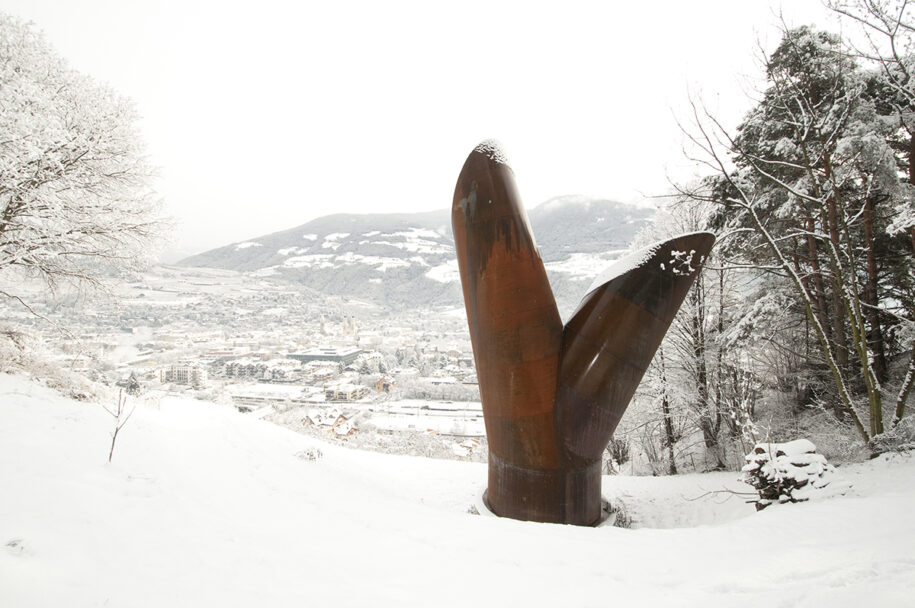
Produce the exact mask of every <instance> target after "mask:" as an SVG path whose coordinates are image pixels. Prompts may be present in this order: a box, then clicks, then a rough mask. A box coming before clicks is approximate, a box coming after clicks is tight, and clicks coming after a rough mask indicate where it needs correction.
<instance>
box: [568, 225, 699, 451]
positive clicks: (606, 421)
mask: <svg viewBox="0 0 915 608" xmlns="http://www.w3.org/2000/svg"><path fill="white" fill-rule="evenodd" d="M714 242H715V236H714V235H713V234H711V233H708V232H696V233H692V234H686V235H682V236H678V237H676V238H673V239H670V240H668V241H665V242H662V243H658V244H656V245H653V246H651V247H648V248H645V249H642V250H640V251H638V252H636V253H635V254H633V255H631V256H629V257H627V258H625V259H624V260H621V261H620V262H618V263H617V264H615V265H614V266H612V267H611V268H610V269H608V272H607V273H605V274H604V275H603V276H601V277H598V279H597V280H596V281H595V283H594V284H592V289H591V290H590V291H589V292H588V294H587V295H586V296H585V297H584V299H583V300H582V303H581V304H580V305H579V307H578V310H577V311H576V312H575V314H574V315H573V316H572V318H571V319H570V320H569V322H568V323H566V325H565V328H564V330H563V336H562V350H561V355H560V367H559V388H558V390H557V394H556V415H557V425H558V427H559V433H560V436H561V441H562V444H563V447H564V448H565V450H566V452H567V453H568V454H569V455H570V457H572V458H573V459H575V460H582V461H592V460H594V459H597V458H600V455H601V452H602V451H603V450H604V448H605V447H606V445H607V442H608V441H609V440H610V436H611V435H612V434H613V431H614V430H615V429H616V426H617V424H619V421H620V418H622V415H623V412H624V411H625V410H626V407H627V406H628V405H629V400H630V399H631V398H632V395H633V393H635V389H636V387H638V385H639V382H640V381H641V380H642V376H643V375H644V374H645V370H646V369H648V365H649V364H650V363H651V359H652V358H653V357H654V354H655V351H656V350H657V349H658V346H660V344H661V341H662V340H663V339H664V335H665V334H666V333H667V329H668V327H670V324H671V322H672V321H673V319H674V316H676V314H677V310H679V308H680V304H682V302H683V298H685V297H686V294H687V292H688V291H689V288H690V286H692V284H693V281H694V280H695V278H696V276H697V275H698V273H699V269H700V268H701V265H702V263H703V262H704V260H705V258H706V256H707V255H708V254H709V252H710V251H711V249H712V245H713V244H714Z"/></svg>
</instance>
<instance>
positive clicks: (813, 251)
mask: <svg viewBox="0 0 915 608" xmlns="http://www.w3.org/2000/svg"><path fill="white" fill-rule="evenodd" d="M815 231H816V223H815V222H814V221H813V217H808V218H807V253H808V255H809V256H810V270H811V275H812V277H813V290H812V291H813V303H814V305H815V306H816V310H814V314H816V316H817V318H818V319H819V320H820V323H821V324H822V325H823V328H824V329H825V330H826V337H827V338H828V339H829V340H832V325H831V324H830V323H828V322H827V317H826V315H827V310H828V308H827V306H826V288H825V287H824V286H823V271H822V270H821V269H820V253H819V251H817V240H816V238H815V237H814V236H813V235H814V233H815Z"/></svg>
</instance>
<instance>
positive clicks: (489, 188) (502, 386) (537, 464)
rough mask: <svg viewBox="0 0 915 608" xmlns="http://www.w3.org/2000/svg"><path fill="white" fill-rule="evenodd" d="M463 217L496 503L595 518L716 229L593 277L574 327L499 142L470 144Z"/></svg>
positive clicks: (526, 511)
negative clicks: (630, 408) (605, 470)
mask: <svg viewBox="0 0 915 608" xmlns="http://www.w3.org/2000/svg"><path fill="white" fill-rule="evenodd" d="M452 223H453V228H454V239H455V246H456V248H457V257H458V265H459V267H460V274H461V283H462V286H463V290H464V303H465V306H466V309H467V321H468V325H469V327H470V338H471V343H472V344H473V353H474V359H475V362H476V368H477V377H478V379H479V384H480V397H481V399H482V402H483V414H484V419H485V422H486V435H487V439H488V441H489V480H488V491H487V500H488V503H489V505H490V507H491V508H492V510H493V511H494V512H495V513H496V514H498V515H501V516H504V517H512V518H515V519H524V520H530V521H544V522H556V523H568V524H577V525H592V524H594V523H596V522H597V521H598V520H599V519H600V509H601V504H600V503H601V499H600V479H601V478H600V466H601V452H602V451H603V450H604V448H605V447H606V445H607V442H608V441H609V439H610V436H611V434H612V433H613V430H614V429H615V428H616V425H617V424H618V423H619V420H620V418H621V417H622V414H623V412H624V411H625V409H626V407H627V405H628V404H629V400H630V399H631V397H632V394H633V393H634V392H635V389H636V387H637V386H638V383H639V381H640V380H641V378H642V375H643V374H644V373H645V370H646V369H647V367H648V364H649V363H650V362H651V359H652V357H653V356H654V353H655V350H656V349H657V348H658V346H659V345H660V343H661V340H662V338H663V337H664V334H665V333H666V331H667V328H668V327H669V325H670V323H671V321H672V320H673V317H674V315H675V314H676V312H677V310H678V309H679V307H680V304H681V302H682V301H683V298H684V297H685V295H686V292H687V291H688V290H689V287H690V285H691V284H692V282H693V279H694V278H695V275H696V273H697V270H698V267H699V265H700V264H701V262H702V260H703V259H704V257H705V256H706V255H707V254H708V252H709V250H710V249H711V247H712V244H713V242H714V236H713V235H711V234H709V233H696V234H691V235H684V236H682V237H677V238H675V239H672V240H670V241H667V242H665V243H662V244H659V245H657V246H655V247H654V248H653V249H651V250H650V251H648V252H646V253H645V255H644V256H643V258H642V259H639V260H638V261H639V262H640V263H638V264H635V265H634V266H633V268H628V269H626V272H623V273H622V274H621V275H620V276H616V277H612V278H609V279H608V281H606V282H604V283H603V284H600V285H597V286H596V288H595V289H592V290H591V291H590V292H589V293H588V294H587V295H586V296H585V298H584V300H582V303H581V305H580V306H579V308H578V310H577V311H576V313H575V314H574V315H573V316H572V318H571V320H570V321H569V322H568V323H567V324H566V326H565V328H563V326H562V322H561V321H560V318H559V312H558V310H557V308H556V302H555V300H554V299H553V293H552V291H551V289H550V285H549V282H548V281H547V277H546V271H545V269H544V266H543V261H542V260H541V258H540V254H539V252H538V250H537V246H536V244H535V242H534V237H533V235H532V234H531V231H530V226H529V223H528V221H527V216H526V214H525V212H524V208H523V207H522V206H521V201H520V197H519V196H518V192H517V189H516V187H515V183H514V175H513V173H512V170H511V168H510V167H509V166H508V164H507V162H506V160H505V158H504V155H503V154H502V152H501V151H500V150H499V149H498V147H497V146H496V145H495V144H492V143H489V142H484V143H483V144H480V146H478V147H477V148H476V149H475V150H474V151H473V152H472V153H471V154H470V156H469V157H468V158H467V161H466V163H465V164H464V168H463V170H462V171H461V174H460V177H459V178H458V182H457V186H456V188H455V193H454V204H453V206H452Z"/></svg>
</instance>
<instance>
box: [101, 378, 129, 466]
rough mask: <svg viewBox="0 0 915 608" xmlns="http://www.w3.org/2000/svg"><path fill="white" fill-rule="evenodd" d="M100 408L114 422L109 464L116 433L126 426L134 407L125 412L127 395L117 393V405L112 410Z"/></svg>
mask: <svg viewBox="0 0 915 608" xmlns="http://www.w3.org/2000/svg"><path fill="white" fill-rule="evenodd" d="M102 408H104V410H105V411H106V412H108V414H109V415H110V416H111V418H112V419H113V420H114V430H112V431H111V449H110V450H109V451H108V462H111V459H112V458H114V444H115V442H116V441H117V440H118V433H119V432H120V431H121V429H122V428H124V425H125V424H127V421H128V420H130V417H131V416H133V413H134V411H135V410H136V406H134V407H132V408H130V411H127V395H125V394H124V392H123V391H118V402H117V405H116V406H115V407H114V408H109V407H107V406H105V405H103V406H102Z"/></svg>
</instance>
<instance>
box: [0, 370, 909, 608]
mask: <svg viewBox="0 0 915 608" xmlns="http://www.w3.org/2000/svg"><path fill="white" fill-rule="evenodd" d="M111 427H112V423H111V418H110V416H108V414H106V413H105V412H104V411H103V410H102V408H101V407H100V406H99V405H94V404H88V403H80V402H74V401H71V400H68V399H66V398H64V397H61V396H60V395H58V394H56V393H54V392H52V391H50V390H48V389H46V388H43V387H41V386H39V385H37V384H36V383H34V382H33V381H31V380H28V379H26V378H24V377H21V376H7V375H0V606H4V607H6V606H10V607H20V606H219V607H225V606H271V607H273V606H331V605H333V606H398V607H399V606H472V605H476V606H493V605H506V606H523V607H527V606H552V607H555V606H563V607H573V606H664V607H670V606H729V607H730V606H781V607H791V606H811V607H813V606H830V607H840V606H855V607H858V606H900V607H904V606H913V605H915V517H913V516H912V509H913V507H915V460H913V458H912V457H911V456H910V455H892V456H884V457H881V458H879V459H876V460H873V461H871V462H868V463H864V464H860V465H850V466H846V467H842V468H841V469H840V472H841V473H842V475H844V476H845V477H846V478H847V479H848V480H849V481H851V482H852V483H853V484H854V489H853V490H852V491H851V492H850V493H849V494H848V495H846V496H842V497H836V498H830V499H825V500H820V501H816V502H810V503H804V504H795V505H776V506H773V507H770V508H769V509H766V510H765V511H762V512H759V513H756V512H755V511H754V509H753V507H752V506H750V505H747V504H745V503H744V502H743V501H742V500H741V499H739V498H737V497H730V499H729V500H725V499H726V498H727V495H725V494H711V495H707V496H705V497H703V498H698V499H697V497H700V496H701V495H703V494H704V493H705V492H708V491H714V490H720V489H722V488H723V487H725V486H727V487H729V488H731V489H741V487H742V489H746V486H741V484H739V483H738V482H736V481H735V477H736V474H735V473H719V474H711V475H688V476H680V477H673V478H645V477H642V478H631V477H606V478H605V479H604V488H605V494H606V495H607V496H608V497H610V498H611V499H614V500H617V501H619V500H622V501H623V502H624V503H625V506H626V509H627V511H628V512H629V514H630V515H631V517H632V519H633V522H634V525H635V526H638V527H633V528H631V529H622V528H613V527H601V528H594V529H586V528H576V527H569V526H557V525H547V524H535V523H528V522H517V521H511V520H502V519H499V518H496V517H492V516H485V515H484V516H479V515H473V514H470V513H469V512H468V511H469V507H470V506H471V505H472V504H475V503H476V502H477V497H478V495H479V493H480V492H481V491H482V489H483V487H484V485H485V479H486V469H485V465H482V464H478V463H466V462H457V461H445V460H432V459H423V458H410V457H403V456H391V455H385V454H378V453H368V452H360V451H356V450H349V449H346V448H342V447H338V446H333V445H328V444H321V443H319V442H317V441H316V440H314V439H311V438H308V437H305V436H302V435H299V434H296V433H294V432H292V431H290V430H287V429H283V428H280V427H278V426H275V425H272V424H270V423H268V422H265V421H261V420H255V419H252V418H250V417H247V416H245V415H243V414H239V413H237V412H236V411H235V410H234V409H233V408H228V407H222V406H217V405H213V404H206V403H200V402H193V401H182V400H177V399H166V400H163V401H162V402H161V404H160V405H159V406H158V407H155V406H143V407H140V408H138V409H137V410H136V412H135V414H134V416H133V417H132V418H131V419H130V421H129V422H128V423H127V425H126V426H125V427H124V429H123V430H122V432H121V434H120V435H119V437H118V443H117V447H116V449H115V453H114V461H113V463H110V464H109V463H108V462H107V454H108V447H109V442H110V439H109V432H110V430H111ZM314 448H319V449H320V450H321V452H322V453H323V456H322V457H321V458H319V459H317V460H309V459H308V458H306V457H304V456H305V453H306V452H307V451H308V450H312V449H314Z"/></svg>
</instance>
